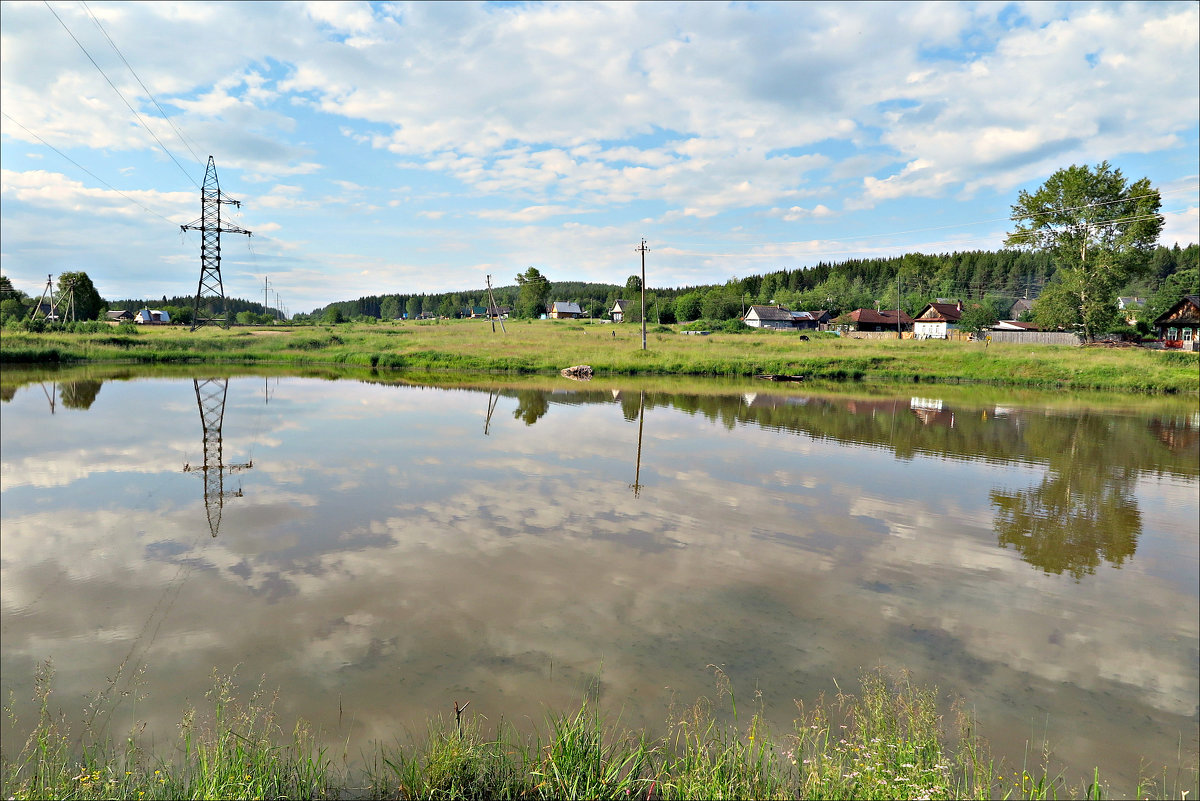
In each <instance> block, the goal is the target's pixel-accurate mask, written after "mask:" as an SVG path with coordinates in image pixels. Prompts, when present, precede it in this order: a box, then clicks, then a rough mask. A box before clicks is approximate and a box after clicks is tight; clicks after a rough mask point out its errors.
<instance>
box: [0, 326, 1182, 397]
mask: <svg viewBox="0 0 1200 801" xmlns="http://www.w3.org/2000/svg"><path fill="white" fill-rule="evenodd" d="M0 362H4V363H6V364H17V363H24V364H49V363H79V362H140V363H150V364H177V363H207V364H257V365H291V366H311V365H344V366H352V367H369V368H381V369H387V368H392V369H405V370H443V371H459V372H479V371H488V372H507V373H520V374H531V373H556V372H557V371H559V370H560V369H562V368H564V367H568V366H570V365H573V364H589V365H591V366H592V367H593V368H594V369H595V371H596V372H597V374H599V375H688V376H751V375H756V374H762V373H775V374H785V375H799V376H803V377H805V378H806V379H810V380H832V381H846V380H852V381H882V382H905V383H912V382H914V381H916V382H941V383H946V382H949V383H957V382H972V383H988V384H996V385H1007V386H1021V387H1030V388H1054V389H1078V390H1096V389H1107V390H1115V391H1121V392H1139V393H1196V392H1197V389H1198V387H1200V374H1198V367H1200V355H1198V354H1194V353H1179V352H1174V353H1167V352H1162V351H1151V350H1146V349H1141V348H1130V349H1108V348H1070V347H1055V346H1021V345H1002V344H993V345H990V346H985V343H982V342H947V341H937V340H925V341H914V340H904V341H896V340H859V339H849V338H838V337H833V336H826V335H819V336H818V335H812V336H810V339H809V341H807V342H805V341H801V340H800V339H799V338H798V337H797V336H795V335H794V334H786V333H777V332H770V331H753V332H750V333H745V334H723V333H715V334H712V335H711V336H684V335H682V334H680V333H679V332H678V331H677V330H676V329H674V328H670V327H666V326H656V327H655V328H654V329H653V330H652V332H651V333H650V334H649V335H648V339H647V350H644V351H643V350H642V349H641V335H640V331H639V329H638V328H637V327H636V326H632V325H612V324H595V323H590V322H581V321H512V322H509V323H508V324H507V332H501V331H500V330H499V328H497V331H496V333H494V334H493V333H492V330H491V326H490V325H489V324H488V323H487V322H483V321H477V320H455V321H436V322H409V323H381V324H377V325H338V326H324V327H297V328H277V329H270V328H254V329H248V328H233V329H230V330H221V329H213V328H210V329H201V330H200V331H198V332H196V333H190V332H188V331H187V330H186V329H179V328H173V327H163V328H147V329H138V330H136V331H135V332H132V333H131V332H128V331H122V330H118V329H113V330H112V331H111V332H107V333H91V334H59V333H42V334H32V333H25V332H17V331H4V332H3V334H2V335H0Z"/></svg>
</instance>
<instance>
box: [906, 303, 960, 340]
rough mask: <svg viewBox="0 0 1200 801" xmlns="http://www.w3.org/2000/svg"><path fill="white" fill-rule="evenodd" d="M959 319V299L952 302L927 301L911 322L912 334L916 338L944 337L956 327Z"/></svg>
mask: <svg viewBox="0 0 1200 801" xmlns="http://www.w3.org/2000/svg"><path fill="white" fill-rule="evenodd" d="M960 319H962V301H961V300H960V301H956V302H954V303H942V302H934V303H928V304H926V305H925V308H924V309H921V312H920V314H918V315H917V318H916V320H915V321H914V322H913V336H914V337H915V338H916V339H945V338H946V337H947V336H948V335H949V332H950V331H952V330H955V329H957V328H958V321H959V320H960Z"/></svg>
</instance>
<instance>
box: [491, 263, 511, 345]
mask: <svg viewBox="0 0 1200 801" xmlns="http://www.w3.org/2000/svg"><path fill="white" fill-rule="evenodd" d="M487 290H488V304H489V305H488V312H487V314H488V318H489V319H490V320H491V321H492V333H493V334H494V333H496V318H497V317H498V318H500V330H501V331H503V332H504V333H506V334H507V333H508V329H507V328H505V327H504V317H503V315H501V314H500V307H499V306H497V305H496V299H495V298H494V297H492V277H491V276H490V275H489V276H488V277H487ZM492 314H495V315H496V317H492Z"/></svg>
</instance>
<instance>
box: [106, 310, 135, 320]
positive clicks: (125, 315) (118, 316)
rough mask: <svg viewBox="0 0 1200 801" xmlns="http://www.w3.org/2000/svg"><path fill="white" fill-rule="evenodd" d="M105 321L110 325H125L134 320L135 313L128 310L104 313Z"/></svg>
mask: <svg viewBox="0 0 1200 801" xmlns="http://www.w3.org/2000/svg"><path fill="white" fill-rule="evenodd" d="M104 319H105V320H108V321H109V322H110V323H124V322H128V321H130V320H132V319H133V312H131V311H129V310H128V309H112V310H110V311H106V312H105V313H104Z"/></svg>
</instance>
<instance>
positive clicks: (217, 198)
mask: <svg viewBox="0 0 1200 801" xmlns="http://www.w3.org/2000/svg"><path fill="white" fill-rule="evenodd" d="M224 203H228V204H230V205H232V206H236V207H238V208H241V205H242V204H241V201H238V200H232V199H230V198H227V197H224V196H223V195H222V194H221V185H220V184H219V183H218V182H217V164H216V162H215V161H213V157H212V156H209V157H208V168H207V169H206V170H205V171H204V186H203V187H201V189H200V219H199V220H197V221H196V222H193V223H191V224H189V225H181V226H179V229H180V230H181V231H189V230H190V231H199V232H200V283H199V285H197V287H196V300H195V302H194V303H193V304H192V330H193V331H195V330H196V329H197V328H199V327H200V326H202V325H210V324H215V325H227V324H228V320H227V319H226V316H225V286H224V284H223V283H222V282H221V234H245V235H246V236H250V232H249V231H247V230H246V229H245V228H239V227H238V226H236V225H230V226H229V227H225V228H222V227H221V205H222V204H224ZM201 304H204V305H203V308H204V312H205V314H204V315H203V316H202V315H201Z"/></svg>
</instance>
